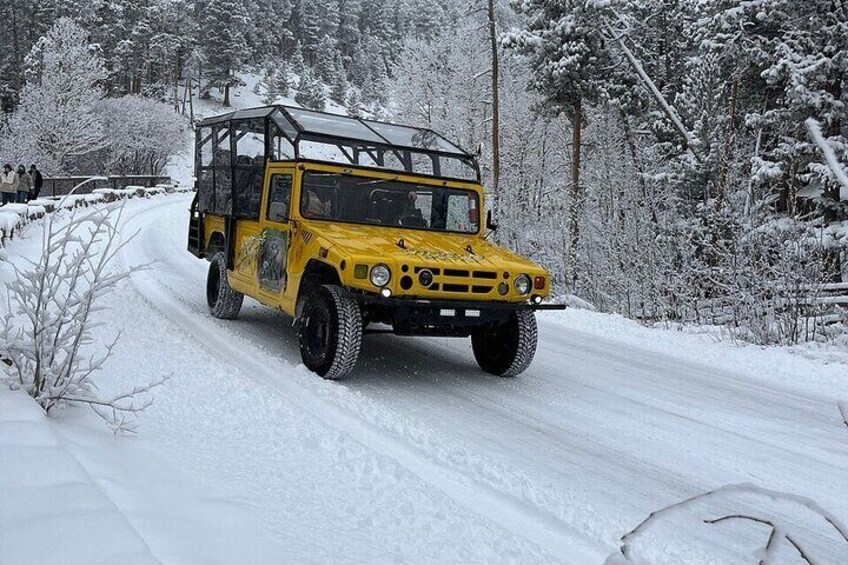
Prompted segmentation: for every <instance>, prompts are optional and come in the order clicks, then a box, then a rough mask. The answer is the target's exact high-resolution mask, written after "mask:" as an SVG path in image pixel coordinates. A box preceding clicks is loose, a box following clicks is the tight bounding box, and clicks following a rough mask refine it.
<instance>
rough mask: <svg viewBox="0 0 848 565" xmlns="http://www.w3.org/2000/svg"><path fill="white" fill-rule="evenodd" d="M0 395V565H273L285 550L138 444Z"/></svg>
mask: <svg viewBox="0 0 848 565" xmlns="http://www.w3.org/2000/svg"><path fill="white" fill-rule="evenodd" d="M87 415H88V414H87V413H77V414H76V417H73V415H71V416H70V417H68V415H67V414H66V413H63V415H62V418H63V420H65V421H62V422H61V423H57V422H54V421H52V419H50V418H47V417H46V416H45V414H44V413H43V412H42V411H41V409H40V408H39V407H38V405H37V404H35V402H33V401H32V400H31V399H30V398H29V397H28V396H27V395H26V394H24V393H23V392H17V391H14V392H13V391H10V390H8V389H7V388H6V387H5V386H2V387H0V461H2V462H3V464H2V465H0V563H9V564H12V563H14V564H15V565H29V564H33V565H35V564H40V563H74V564H83V563H84V564H86V565H97V564H101V563H102V564H104V565H106V564H109V565H112V564H115V563H120V564H121V565H147V564H170V563H173V564H180V565H182V564H197V565H201V564H203V565H207V564H208V565H213V564H221V565H225V564H232V563H252V564H257V565H261V564H266V563H267V564H271V563H279V562H280V560H281V559H282V557H283V556H284V555H285V548H283V547H281V546H280V545H279V544H278V543H277V542H275V541H273V540H272V539H271V537H270V536H269V535H268V534H267V533H266V530H265V529H264V528H263V527H262V526H261V525H260V524H259V523H258V522H257V520H256V519H255V518H254V517H253V516H252V515H251V514H249V513H248V512H247V511H246V510H245V508H244V507H242V506H241V505H240V504H237V503H235V502H232V501H229V500H226V499H223V498H220V497H212V496H210V495H208V494H207V493H206V492H204V489H203V488H202V487H201V486H199V485H197V484H196V482H195V481H192V480H190V479H189V478H188V477H186V476H185V475H183V474H182V473H180V472H178V471H176V470H175V469H173V468H172V467H170V466H169V465H168V464H166V463H165V462H163V461H162V460H161V459H160V458H159V456H158V454H156V453H155V452H152V451H150V450H148V449H145V448H143V447H142V446H141V445H139V443H138V441H137V440H136V438H133V437H121V438H119V439H118V440H117V441H115V439H114V438H113V437H112V436H111V435H110V434H108V433H107V432H105V431H103V430H102V426H100V424H99V423H98V422H94V423H93V425H86V423H87V422H86V420H87V418H85V416H87Z"/></svg>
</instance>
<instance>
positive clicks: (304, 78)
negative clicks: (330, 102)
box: [294, 67, 327, 110]
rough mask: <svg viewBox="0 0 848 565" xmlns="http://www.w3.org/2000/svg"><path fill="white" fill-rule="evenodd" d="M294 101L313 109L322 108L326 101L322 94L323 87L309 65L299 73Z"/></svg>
mask: <svg viewBox="0 0 848 565" xmlns="http://www.w3.org/2000/svg"><path fill="white" fill-rule="evenodd" d="M294 99H295V101H296V102H297V103H298V104H300V105H301V106H304V107H306V108H312V109H313V110H323V109H324V107H325V106H326V103H327V98H326V96H325V95H324V87H323V86H322V85H321V83H320V82H319V81H318V79H316V78H315V75H314V74H312V69H310V68H309V67H307V68H305V69H303V72H301V73H300V82H299V83H298V85H297V94H296V95H295V97H294Z"/></svg>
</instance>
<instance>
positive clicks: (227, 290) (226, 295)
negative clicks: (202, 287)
mask: <svg viewBox="0 0 848 565" xmlns="http://www.w3.org/2000/svg"><path fill="white" fill-rule="evenodd" d="M243 301H244V295H243V294H242V293H240V292H238V291H237V290H233V287H231V286H230V283H229V281H228V280H227V260H226V257H224V252H223V251H219V252H217V253H215V255H213V256H212V261H211V262H210V263H209V274H208V275H207V276H206V303H207V304H208V305H209V313H210V314H212V316H214V317H215V318H219V319H221V320H233V319H235V317H236V316H238V313H239V310H241V304H242V302H243Z"/></svg>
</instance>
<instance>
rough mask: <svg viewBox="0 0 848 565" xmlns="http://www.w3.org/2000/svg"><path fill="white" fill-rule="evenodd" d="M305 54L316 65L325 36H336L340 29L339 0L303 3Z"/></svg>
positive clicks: (307, 59)
mask: <svg viewBox="0 0 848 565" xmlns="http://www.w3.org/2000/svg"><path fill="white" fill-rule="evenodd" d="M301 10H302V17H303V21H302V23H301V25H302V27H303V37H302V41H303V56H304V58H305V59H306V62H307V63H308V64H309V65H310V66H312V67H313V68H315V67H316V65H317V64H318V51H319V46H320V45H321V42H322V40H323V39H324V38H325V37H329V38H331V39H332V38H333V37H335V35H336V33H337V31H338V29H339V3H338V0H309V1H308V2H305V3H304V4H303V5H302V8H301Z"/></svg>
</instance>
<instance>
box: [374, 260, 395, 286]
mask: <svg viewBox="0 0 848 565" xmlns="http://www.w3.org/2000/svg"><path fill="white" fill-rule="evenodd" d="M370 278H371V284H373V285H374V286H386V285H387V284H389V281H390V280H392V272H391V271H390V270H389V268H388V267H387V266H385V265H374V266H373V267H372V268H371V277H370Z"/></svg>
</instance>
